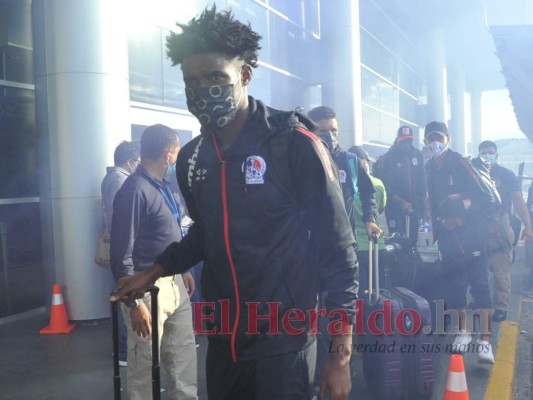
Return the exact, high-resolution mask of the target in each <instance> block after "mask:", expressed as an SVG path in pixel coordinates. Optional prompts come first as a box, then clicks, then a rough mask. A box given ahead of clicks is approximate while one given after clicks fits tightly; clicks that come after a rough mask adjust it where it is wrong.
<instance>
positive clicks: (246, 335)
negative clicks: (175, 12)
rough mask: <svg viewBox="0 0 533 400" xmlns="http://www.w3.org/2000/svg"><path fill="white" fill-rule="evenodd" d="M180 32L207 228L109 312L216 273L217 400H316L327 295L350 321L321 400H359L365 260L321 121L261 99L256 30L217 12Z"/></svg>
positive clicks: (209, 292) (195, 192)
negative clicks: (354, 366)
mask: <svg viewBox="0 0 533 400" xmlns="http://www.w3.org/2000/svg"><path fill="white" fill-rule="evenodd" d="M178 26H179V27H180V28H181V29H180V33H171V34H170V36H169V37H168V38H167V49H168V55H169V57H170V59H171V60H172V63H173V64H174V65H181V72H182V74H183V80H184V82H185V93H186V96H187V105H188V108H189V111H190V112H191V113H192V114H193V115H194V116H195V117H196V118H197V119H198V120H199V121H200V123H201V134H200V135H199V136H198V137H196V138H194V139H193V140H192V141H190V142H189V143H187V145H185V146H184V148H183V149H182V150H181V152H180V155H179V157H178V161H177V165H176V171H177V178H178V183H179V186H180V188H181V189H182V193H183V196H184V198H185V201H186V204H187V209H188V211H189V214H190V217H191V218H192V220H193V221H194V223H193V224H192V225H191V226H190V228H189V232H188V234H187V236H185V237H184V238H183V240H181V241H180V242H175V243H172V244H171V245H169V246H168V247H167V249H166V250H164V251H163V252H162V254H161V255H160V256H159V257H157V258H156V260H155V263H154V265H153V266H152V267H150V268H148V269H147V270H145V271H141V272H139V273H138V274H136V275H133V276H131V277H125V278H123V279H121V280H120V281H119V283H118V291H117V293H115V294H114V295H112V296H111V297H110V301H131V300H132V299H135V298H138V297H139V296H142V294H143V293H144V292H145V289H146V287H148V286H149V285H151V284H153V282H154V281H155V280H156V279H158V278H160V277H161V276H168V275H171V274H175V273H180V272H183V271H186V270H187V269H188V268H190V267H192V266H193V265H195V264H196V263H198V262H199V261H202V260H203V261H204V268H203V272H202V289H203V295H204V297H205V299H206V301H207V302H208V303H206V304H205V306H206V307H204V309H203V314H204V315H200V318H201V317H203V318H204V321H203V322H205V325H206V328H207V329H206V331H205V334H207V335H208V339H209V344H208V349H207V359H206V380H207V392H208V397H209V399H210V400H222V399H228V400H229V399H231V400H236V399H252V398H264V399H280V400H283V399H289V398H290V399H302V400H303V399H308V398H309V395H310V388H311V386H312V384H313V379H314V367H315V357H316V342H315V337H314V334H313V326H314V323H313V321H310V319H309V316H310V314H309V313H308V312H307V310H315V309H316V306H317V295H318V292H319V290H327V291H328V298H327V301H326V307H327V310H325V316H326V318H328V317H329V318H332V319H338V313H340V314H341V315H343V316H345V319H344V322H340V323H339V324H338V325H337V327H339V325H340V326H341V327H342V329H337V330H333V331H332V333H333V334H332V346H333V348H334V349H336V351H334V352H332V353H331V354H329V356H328V359H327V361H326V364H325V367H324V370H323V373H322V376H321V382H322V384H321V390H322V392H323V393H322V397H323V398H325V397H324V396H325V394H326V392H329V395H330V398H331V399H333V400H347V399H348V397H349V392H350V389H351V380H350V368H349V361H350V356H351V349H352V346H351V340H352V324H351V323H350V322H352V321H355V320H354V318H355V300H356V299H357V281H356V278H355V276H356V271H357V258H356V254H355V250H354V247H355V240H354V237H353V233H352V229H351V226H350V221H349V220H348V217H347V215H346V211H345V209H344V205H343V199H342V192H341V188H340V184H339V177H338V174H337V172H336V170H335V167H334V166H333V165H332V163H331V159H330V157H329V155H328V152H327V149H326V148H325V147H324V145H323V143H322V142H321V141H320V139H319V138H318V137H316V136H315V135H314V134H313V133H312V132H311V130H312V129H314V128H315V125H314V124H313V123H312V122H311V121H310V120H309V119H308V118H306V117H305V116H303V115H301V114H299V113H295V112H294V111H287V112H285V111H280V110H275V109H273V108H271V107H268V106H266V105H265V104H263V103H262V102H261V101H259V100H257V99H255V98H253V97H252V96H248V86H249V85H250V82H251V81H252V78H253V70H254V68H255V67H257V66H258V60H257V58H258V52H259V49H260V45H259V40H260V39H261V37H260V35H258V34H257V33H256V32H254V31H253V30H252V28H251V26H250V24H245V23H242V22H240V21H238V20H236V19H235V18H234V16H233V14H232V13H231V11H221V12H217V9H216V6H212V7H208V8H206V9H205V10H204V11H203V12H202V13H201V14H200V15H199V16H198V17H195V18H193V19H192V20H190V21H189V22H188V23H186V24H178ZM143 160H144V157H143ZM333 310H336V313H337V314H335V313H332V311H333ZM266 314H268V315H270V317H268V318H265V315H266ZM289 320H290V321H289ZM199 322H202V321H199ZM315 322H316V321H315ZM201 325H202V324H199V329H202V327H201Z"/></svg>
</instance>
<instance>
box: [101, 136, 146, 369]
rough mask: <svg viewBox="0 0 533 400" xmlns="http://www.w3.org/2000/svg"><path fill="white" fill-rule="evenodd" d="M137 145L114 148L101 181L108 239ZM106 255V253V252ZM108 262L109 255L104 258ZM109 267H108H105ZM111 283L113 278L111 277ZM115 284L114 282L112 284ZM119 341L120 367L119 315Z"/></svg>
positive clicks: (122, 360) (123, 346) (123, 362)
mask: <svg viewBox="0 0 533 400" xmlns="http://www.w3.org/2000/svg"><path fill="white" fill-rule="evenodd" d="M139 150H140V149H139V144H138V143H136V142H122V143H120V144H119V145H118V146H117V147H116V148H115V153H114V154H113V159H114V164H115V165H114V166H113V167H107V171H106V172H107V173H106V175H105V177H104V179H103V180H102V183H101V185H100V189H101V192H102V216H103V219H104V229H105V231H104V235H105V237H106V238H107V239H109V234H110V232H111V220H112V219H113V201H114V200H115V195H116V194H117V192H118V190H119V189H120V187H121V186H122V184H123V183H124V181H125V180H126V178H127V177H128V176H130V175H131V174H132V173H133V172H135V170H136V169H137V165H139V163H140V162H141V160H140V154H139ZM106 253H108V252H107V251H106ZM106 259H107V260H109V254H107V257H106ZM107 267H109V265H107ZM113 281H115V278H114V277H113ZM114 283H116V282H114ZM118 327H119V337H118V338H119V340H118V362H119V365H120V366H121V367H126V366H127V365H128V345H127V340H128V331H127V329H126V326H125V325H124V320H123V318H122V314H119V324H118Z"/></svg>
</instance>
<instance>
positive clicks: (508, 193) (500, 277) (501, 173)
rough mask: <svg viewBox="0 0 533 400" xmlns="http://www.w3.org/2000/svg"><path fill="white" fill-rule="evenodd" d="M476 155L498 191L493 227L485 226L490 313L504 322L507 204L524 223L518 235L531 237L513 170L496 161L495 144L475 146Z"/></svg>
mask: <svg viewBox="0 0 533 400" xmlns="http://www.w3.org/2000/svg"><path fill="white" fill-rule="evenodd" d="M478 152H479V156H478V157H477V158H475V159H474V160H472V163H473V164H474V166H476V167H478V168H482V167H486V168H488V170H489V172H490V177H491V178H492V180H493V181H494V184H495V186H496V188H497V189H498V193H499V194H500V197H501V201H502V205H501V209H500V212H499V214H498V216H497V217H498V218H497V219H495V222H496V223H495V224H494V225H493V226H492V228H493V229H489V241H488V256H489V259H490V266H491V270H492V273H493V282H494V299H493V301H494V314H493V315H492V320H493V321H495V322H501V321H504V320H505V319H506V318H507V308H508V306H509V298H510V296H511V273H510V267H511V263H512V259H513V256H512V252H513V243H514V242H515V240H514V239H515V238H514V232H513V229H512V226H511V222H510V215H511V205H514V208H515V210H516V213H517V214H518V216H519V217H520V219H521V220H522V223H523V224H524V230H523V232H522V237H523V238H524V239H526V240H527V241H532V240H533V229H532V227H531V220H530V218H529V212H528V208H527V205H526V202H525V200H524V196H523V194H522V188H521V187H520V183H519V182H518V179H517V178H516V175H515V174H514V172H513V171H511V170H509V169H507V168H505V167H502V166H501V165H500V164H498V161H497V160H498V147H497V146H496V143H494V142H492V141H490V140H485V141H483V142H481V143H480V144H479V146H478Z"/></svg>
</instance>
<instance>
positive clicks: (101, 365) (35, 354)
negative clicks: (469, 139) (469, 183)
mask: <svg viewBox="0 0 533 400" xmlns="http://www.w3.org/2000/svg"><path fill="white" fill-rule="evenodd" d="M512 273H513V284H514V288H513V296H512V306H511V308H512V310H510V312H509V319H511V320H516V319H517V317H518V314H517V312H518V308H519V307H518V300H519V298H520V295H519V293H518V292H519V288H518V287H519V285H520V284H521V281H522V280H523V277H524V275H525V269H524V267H523V261H522V260H520V259H519V260H517V263H516V264H515V265H513V272H512ZM47 324H48V317H47V314H46V311H45V310H44V308H43V309H40V310H36V311H33V312H30V313H27V314H26V315H21V316H18V317H16V318H13V317H11V318H9V319H4V320H0V399H1V400H33V399H36V400H63V399H67V400H69V399H72V400H85V399H87V400H94V399H99V400H107V399H112V398H113V366H112V358H111V352H112V341H111V325H110V323H109V321H98V322H90V323H89V322H87V323H78V326H77V327H76V328H75V329H74V331H72V333H70V334H68V335H51V336H41V335H39V330H40V329H41V328H43V327H44V326H45V325H47ZM493 325H494V331H493V340H494V341H493V342H494V343H496V340H497V337H498V325H499V324H493ZM435 340H438V341H444V342H448V341H451V339H450V338H449V337H436V338H435ZM199 341H200V348H199V349H198V370H199V371H198V384H199V385H198V386H199V396H200V399H203V400H205V399H207V395H206V389H205V372H204V367H205V365H204V360H205V354H206V350H207V340H206V339H205V338H203V337H200V338H199ZM526 356H527V357H528V359H527V360H526V361H525V362H524V360H522V364H523V365H526V366H527V365H530V364H529V357H530V355H528V354H520V355H519V357H526ZM448 358H449V355H447V354H439V355H437V356H436V362H435V376H436V383H435V393H434V396H433V397H432V399H435V400H436V399H441V398H442V393H443V392H444V387H445V381H446V375H447V366H448V362H449V361H448ZM360 360H361V357H356V359H355V360H354V363H353V365H354V367H355V370H356V376H355V377H354V379H353V381H352V384H353V389H352V395H351V399H357V400H366V399H370V398H371V397H370V395H369V394H368V391H367V388H366V384H365V382H364V379H363V373H362V368H361V361H360ZM496 360H498V354H497V353H496ZM465 364H466V371H467V380H468V387H469V390H470V399H471V400H481V399H483V398H484V392H485V388H486V384H487V380H488V379H489V377H490V371H491V367H490V366H480V365H478V364H477V362H476V359H475V357H474V356H472V357H470V356H467V357H465ZM121 370H122V375H123V376H124V378H123V380H122V383H123V385H125V384H126V382H125V372H126V369H125V368H121ZM525 378H526V380H529V381H530V379H529V378H527V376H526V377H525ZM526 384H527V382H526ZM529 385H531V382H529ZM164 386H165V379H164V374H163V382H162V387H163V388H164ZM126 397H127V396H126V395H125V393H124V392H123V396H122V398H123V399H126ZM162 398H163V399H164V398H165V397H164V393H163V396H162Z"/></svg>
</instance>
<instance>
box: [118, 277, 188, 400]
mask: <svg viewBox="0 0 533 400" xmlns="http://www.w3.org/2000/svg"><path fill="white" fill-rule="evenodd" d="M155 284H156V286H158V287H159V295H158V297H157V299H158V303H159V304H158V305H159V314H158V317H159V321H158V322H159V326H158V328H159V348H160V353H161V365H162V367H163V368H165V370H166V372H167V373H168V376H169V379H170V388H169V390H168V391H167V392H166V393H165V394H166V397H163V398H166V399H172V400H178V399H179V400H189V399H193V400H196V399H197V398H198V397H197V395H196V392H197V384H196V345H195V340H194V333H193V329H192V310H191V303H190V300H189V295H188V294H187V290H186V289H185V285H184V283H183V279H182V277H181V275H176V278H175V279H174V277H165V278H160V279H158V280H157V281H156V283H155ZM143 301H144V303H145V304H146V307H148V309H149V310H150V303H151V298H150V294H148V293H147V294H146V296H145V297H144V298H143ZM122 313H123V315H124V320H125V323H126V326H127V328H128V374H127V376H128V399H129V400H150V399H151V398H152V372H151V371H152V368H151V366H152V351H151V349H152V340H151V338H142V337H139V336H138V335H137V333H135V332H133V330H132V329H131V319H130V313H129V309H128V308H127V307H126V306H125V305H124V304H122Z"/></svg>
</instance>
